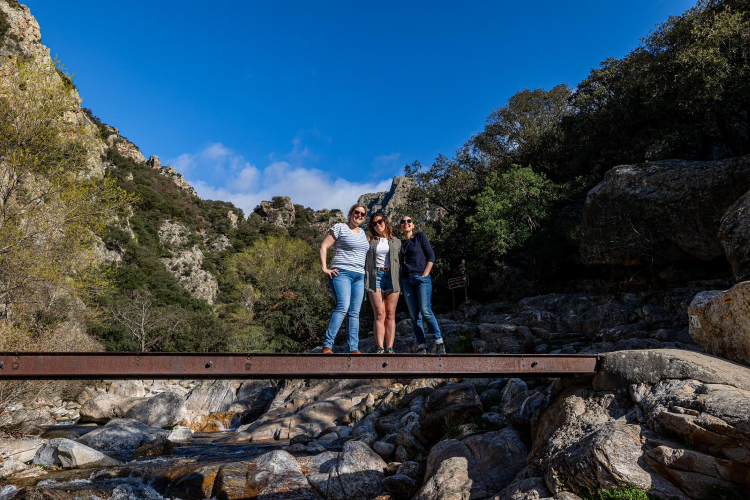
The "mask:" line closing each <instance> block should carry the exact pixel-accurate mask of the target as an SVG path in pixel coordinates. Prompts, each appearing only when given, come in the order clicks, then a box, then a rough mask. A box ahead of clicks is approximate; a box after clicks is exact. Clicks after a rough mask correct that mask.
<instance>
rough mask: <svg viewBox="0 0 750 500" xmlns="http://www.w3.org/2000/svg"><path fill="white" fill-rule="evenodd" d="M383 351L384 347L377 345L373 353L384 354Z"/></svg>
mask: <svg viewBox="0 0 750 500" xmlns="http://www.w3.org/2000/svg"><path fill="white" fill-rule="evenodd" d="M384 353H385V349H383V348H382V347H378V350H377V351H376V352H375V354H384Z"/></svg>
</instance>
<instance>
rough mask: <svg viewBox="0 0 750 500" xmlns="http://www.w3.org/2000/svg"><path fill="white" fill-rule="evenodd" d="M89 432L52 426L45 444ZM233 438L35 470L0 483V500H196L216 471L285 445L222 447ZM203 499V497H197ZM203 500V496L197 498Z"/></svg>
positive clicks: (218, 435) (202, 436) (217, 436)
mask: <svg viewBox="0 0 750 500" xmlns="http://www.w3.org/2000/svg"><path fill="white" fill-rule="evenodd" d="M94 428H95V427H92V426H77V425H67V426H54V427H51V428H49V429H48V430H47V432H46V433H45V434H44V437H45V438H50V439H52V438H54V437H67V438H69V439H75V438H76V437H79V436H81V435H83V434H85V433H86V432H89V431H91V430H93V429H94ZM233 434H234V433H233V432H231V431H226V432H211V433H196V434H195V435H194V437H193V441H191V442H189V443H175V452H174V453H173V454H171V455H165V456H161V457H133V456H132V454H131V453H126V452H119V453H117V452H115V453H112V452H106V453H107V454H108V455H110V456H112V457H113V458H117V459H118V460H121V461H122V462H123V463H122V464H121V465H117V466H111V467H105V468H92V469H69V470H44V469H37V470H31V471H27V472H25V473H22V474H20V476H22V477H19V475H16V477H14V478H13V479H6V480H0V500H18V499H22V498H35V499H36V498H38V499H45V500H47V499H49V500H53V499H54V500H73V499H82V500H86V499H88V500H144V499H145V500H162V499H177V498H196V496H198V495H199V492H198V490H200V489H201V485H202V484H210V483H212V482H213V481H212V480H211V481H210V482H209V481H207V482H206V483H204V482H203V478H204V477H207V476H211V475H212V474H215V472H216V470H217V469H218V468H219V467H220V466H221V465H222V464H226V463H231V462H239V461H244V460H250V459H252V458H254V457H257V456H259V455H261V454H263V453H267V452H269V451H273V450H275V449H279V448H281V447H282V446H283V445H285V444H287V443H284V442H274V443H269V444H264V443H260V444H257V443H254V444H234V443H225V442H223V441H224V440H225V438H227V437H228V436H230V435H233ZM203 495H205V492H204V493H203ZM206 496H208V495H206ZM200 497H201V498H203V496H202V495H201V496H200Z"/></svg>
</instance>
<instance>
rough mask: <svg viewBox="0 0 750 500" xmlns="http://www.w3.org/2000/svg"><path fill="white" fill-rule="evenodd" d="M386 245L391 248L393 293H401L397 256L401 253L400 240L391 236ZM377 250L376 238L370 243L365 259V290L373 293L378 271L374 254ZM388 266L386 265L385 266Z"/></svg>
mask: <svg viewBox="0 0 750 500" xmlns="http://www.w3.org/2000/svg"><path fill="white" fill-rule="evenodd" d="M388 244H389V246H390V247H391V263H390V268H391V279H392V280H393V291H394V292H400V291H401V280H400V279H399V278H400V277H401V276H400V273H399V269H400V264H399V258H398V255H399V253H400V252H401V240H400V239H398V238H396V237H395V236H391V238H390V239H389V240H388ZM377 248H378V238H373V239H372V241H370V249H369V250H368V251H367V259H366V260H365V290H367V291H368V292H374V291H375V290H376V288H375V286H376V278H377V277H378V270H377V269H376V268H375V259H376V255H375V252H376V251H377ZM387 265H388V264H387V263H386V266H387Z"/></svg>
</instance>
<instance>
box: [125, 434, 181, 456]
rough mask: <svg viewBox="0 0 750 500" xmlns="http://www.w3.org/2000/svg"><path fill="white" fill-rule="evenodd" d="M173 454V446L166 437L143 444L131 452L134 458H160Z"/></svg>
mask: <svg viewBox="0 0 750 500" xmlns="http://www.w3.org/2000/svg"><path fill="white" fill-rule="evenodd" d="M172 453H174V445H173V444H172V441H170V440H169V439H168V438H167V437H166V436H159V437H157V438H156V439H154V440H153V441H148V442H146V443H143V444H142V445H140V446H139V447H138V449H137V450H135V451H134V452H133V456H136V457H160V456H162V455H171V454H172Z"/></svg>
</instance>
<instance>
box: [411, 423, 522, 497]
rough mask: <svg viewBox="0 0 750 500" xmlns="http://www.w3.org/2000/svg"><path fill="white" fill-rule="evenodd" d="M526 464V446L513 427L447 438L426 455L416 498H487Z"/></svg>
mask: <svg viewBox="0 0 750 500" xmlns="http://www.w3.org/2000/svg"><path fill="white" fill-rule="evenodd" d="M525 465H526V448H525V446H524V445H523V443H521V440H520V437H519V435H518V433H517V432H516V431H514V430H512V429H503V430H501V431H497V432H488V433H485V434H477V435H474V436H470V437H468V438H466V439H464V440H463V441H458V440H455V439H448V440H445V441H441V442H440V443H438V444H436V445H435V446H434V447H433V448H432V449H431V450H430V454H429V455H428V457H427V466H426V471H425V483H424V485H423V486H422V488H421V489H420V490H419V492H418V493H417V495H416V496H415V497H414V498H415V500H428V499H429V500H433V499H445V500H449V499H451V500H452V499H459V498H461V499H467V500H468V499H469V498H488V497H491V496H493V495H496V494H497V493H499V492H500V491H502V490H503V489H504V488H505V487H507V486H508V485H509V484H510V483H511V482H512V481H513V479H514V478H515V476H516V474H518V472H519V471H521V469H523V468H524V466H525Z"/></svg>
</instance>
